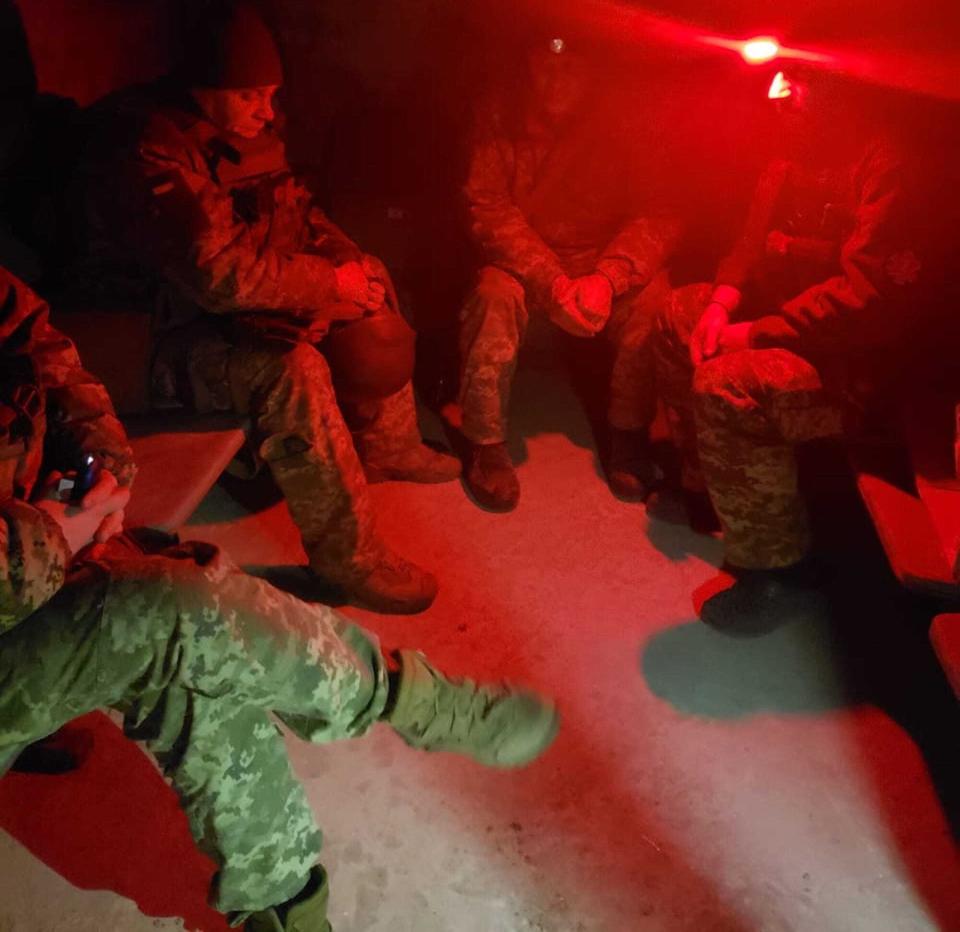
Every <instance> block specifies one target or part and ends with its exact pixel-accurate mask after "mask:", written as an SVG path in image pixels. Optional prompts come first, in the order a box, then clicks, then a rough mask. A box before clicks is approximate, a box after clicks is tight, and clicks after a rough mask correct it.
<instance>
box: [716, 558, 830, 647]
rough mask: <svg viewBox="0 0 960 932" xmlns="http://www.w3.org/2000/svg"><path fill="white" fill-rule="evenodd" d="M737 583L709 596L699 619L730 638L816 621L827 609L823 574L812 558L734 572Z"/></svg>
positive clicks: (758, 634)
mask: <svg viewBox="0 0 960 932" xmlns="http://www.w3.org/2000/svg"><path fill="white" fill-rule="evenodd" d="M733 573H734V575H735V580H736V581H735V582H734V584H733V585H732V586H730V587H729V588H728V589H723V590H722V591H720V592H718V593H717V594H716V595H713V596H711V597H710V598H708V599H707V600H706V601H705V602H704V603H703V605H702V606H701V608H700V620H701V621H702V622H703V623H704V624H706V625H709V626H710V627H711V628H714V629H715V630H717V631H720V632H722V633H723V634H729V635H730V636H731V637H744V638H749V637H760V636H762V635H764V634H769V633H770V632H771V631H774V630H775V629H777V628H779V627H781V626H782V625H785V624H789V623H791V622H797V621H815V620H817V619H821V618H823V617H825V615H826V613H827V611H828V603H827V598H826V595H825V593H824V591H823V587H822V575H821V573H820V572H819V571H818V570H817V568H815V567H814V565H813V563H812V562H811V561H810V560H809V559H804V560H802V561H800V562H799V563H795V564H793V565H792V566H785V567H782V568H778V569H772V570H745V569H736V570H734V571H733Z"/></svg>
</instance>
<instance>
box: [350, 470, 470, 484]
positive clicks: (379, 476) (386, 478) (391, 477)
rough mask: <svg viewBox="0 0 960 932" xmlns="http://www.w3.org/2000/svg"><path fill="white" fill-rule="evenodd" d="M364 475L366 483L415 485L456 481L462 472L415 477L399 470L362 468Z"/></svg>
mask: <svg viewBox="0 0 960 932" xmlns="http://www.w3.org/2000/svg"><path fill="white" fill-rule="evenodd" d="M363 473H364V476H365V477H366V479H367V485H380V484H382V483H384V482H412V483H414V484H416V485H443V484H444V483H446V482H456V481H457V479H459V478H460V476H461V475H462V473H459V472H458V473H456V474H455V475H449V476H430V477H424V476H420V477H415V476H409V475H404V474H402V473H399V472H392V471H390V470H388V469H376V468H368V467H366V466H364V468H363Z"/></svg>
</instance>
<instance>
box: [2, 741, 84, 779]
mask: <svg viewBox="0 0 960 932" xmlns="http://www.w3.org/2000/svg"><path fill="white" fill-rule="evenodd" d="M92 743H93V742H92V740H91V739H90V736H89V735H86V736H85V738H80V739H77V740H73V736H71V737H69V738H68V737H67V736H66V734H65V733H64V732H59V731H58V732H56V733H55V734H52V735H50V736H49V737H48V738H44V739H43V740H42V741H37V742H36V743H35V744H31V745H29V746H28V747H26V748H24V749H23V751H21V753H20V754H19V755H18V756H17V759H16V760H15V761H14V762H13V764H12V765H11V767H10V769H11V770H12V771H13V772H14V773H34V774H44V775H46V776H59V775H60V774H64V773H70V772H71V771H74V770H77V769H78V768H79V767H80V765H81V764H82V763H83V759H84V758H85V757H86V754H87V752H88V751H89V748H90V745H92Z"/></svg>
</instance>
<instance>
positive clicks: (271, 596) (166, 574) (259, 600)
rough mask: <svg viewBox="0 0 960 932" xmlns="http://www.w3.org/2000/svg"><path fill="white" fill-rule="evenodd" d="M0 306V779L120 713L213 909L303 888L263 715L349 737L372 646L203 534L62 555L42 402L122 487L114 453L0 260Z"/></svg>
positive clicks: (282, 758) (57, 347)
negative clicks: (20, 759) (17, 762)
mask: <svg viewBox="0 0 960 932" xmlns="http://www.w3.org/2000/svg"><path fill="white" fill-rule="evenodd" d="M0 307H2V312H0V357H2V361H3V372H4V374H5V375H6V374H7V373H10V372H13V371H21V372H23V373H26V374H27V380H26V381H24V382H21V383H20V389H21V390H20V391H17V390H16V387H15V386H13V385H12V384H11V385H8V386H7V388H8V389H13V390H12V391H9V392H7V394H8V395H9V396H10V398H9V403H8V404H5V405H3V406H0V412H2V413H3V425H2V427H3V434H2V436H0V442H2V444H3V448H2V455H3V458H2V460H0V466H2V468H3V473H2V476H3V486H2V488H0V514H2V521H0V774H2V773H3V772H5V771H6V769H7V768H8V767H9V766H10V764H11V763H12V762H13V760H14V759H15V758H16V756H17V754H18V753H19V752H20V751H21V750H22V749H23V748H24V747H25V746H26V745H28V744H30V743H31V742H33V741H36V740H37V739H39V738H42V737H44V736H46V735H49V734H51V733H52V732H54V731H56V730H57V729H58V728H59V727H60V726H61V725H63V724H64V723H65V722H67V721H69V720H70V719H72V718H74V717H76V716H79V715H83V714H84V713H86V712H89V711H91V710H93V709H96V708H98V707H102V706H109V707H111V708H114V709H118V710H120V711H122V712H123V713H124V716H125V727H126V731H127V732H128V734H130V735H131V736H132V737H135V738H138V739H143V740H145V741H146V742H147V745H148V747H149V748H150V750H151V751H152V752H153V753H154V754H155V755H156V756H157V759H158V760H159V762H160V763H161V765H162V766H163V768H164V770H165V771H166V773H167V774H168V776H170V778H171V780H172V782H173V786H174V789H175V790H176V792H177V794H178V796H179V797H180V802H181V805H182V806H183V808H184V811H185V812H186V814H187V817H188V819H189V822H190V827H191V830H192V832H193V835H194V837H195V838H196V840H197V843H198V845H199V846H200V847H201V848H202V850H204V851H205V852H206V853H207V854H209V855H210V856H211V857H212V858H213V859H214V861H215V862H216V863H217V865H218V866H219V872H218V874H217V876H216V879H215V884H214V888H213V890H212V891H211V901H212V904H213V905H214V906H215V907H216V908H217V909H219V910H220V911H222V912H231V913H236V914H238V915H236V916H235V917H234V918H235V919H237V920H239V919H242V918H243V916H244V915H245V914H247V913H249V912H253V911H256V910H260V909H264V908H266V907H269V906H274V905H276V904H279V903H282V902H284V901H286V900H288V899H289V898H291V897H292V896H294V895H295V894H296V893H298V892H299V891H300V890H301V888H302V887H303V886H304V884H305V883H306V880H307V877H308V875H309V871H310V868H311V867H312V866H313V865H314V864H315V862H316V859H317V856H318V854H319V850H320V841H321V837H320V833H319V832H318V830H317V828H316V826H315V824H314V820H313V816H312V813H311V811H310V808H309V806H308V805H307V801H306V799H305V797H304V793H303V790H302V788H301V786H300V785H299V783H298V782H297V781H296V780H295V779H294V777H293V774H292V773H291V771H290V766H289V763H288V760H287V755H286V751H285V748H284V745H283V740H282V738H281V735H280V733H279V731H278V729H277V727H276V726H275V725H274V724H273V722H272V721H271V719H270V713H271V712H274V713H276V714H277V715H278V716H279V717H280V718H281V719H283V721H284V722H285V723H286V724H287V725H289V726H290V728H292V729H293V730H294V731H295V732H296V733H297V734H298V735H299V736H301V737H303V738H305V739H307V740H309V741H313V742H317V743H323V742H328V741H333V740H336V739H338V738H346V737H352V736H355V735H359V734H362V733H363V732H364V731H365V730H366V729H368V728H369V727H370V726H371V725H372V724H373V723H374V722H376V721H377V719H378V718H379V717H380V715H381V713H382V711H383V709H384V705H385V703H386V697H387V673H386V666H385V663H384V660H383V657H382V655H381V653H380V649H379V647H378V645H377V642H376V640H375V639H374V638H373V637H372V636H370V635H368V634H366V633H365V632H363V631H362V630H361V629H359V628H357V627H355V626H353V625H351V624H349V623H348V622H347V621H346V620H345V619H344V618H343V617H341V616H339V615H338V614H337V613H336V612H334V611H333V610H332V609H329V608H327V607H325V606H322V605H308V604H305V603H303V602H300V601H299V600H297V599H295V598H293V597H292V596H289V595H286V594H285V593H282V592H279V591H277V590H276V589H274V588H272V587H271V586H269V585H267V584H266V583H265V582H263V581H261V580H258V579H255V578H253V577H250V576H247V575H246V574H244V573H242V572H241V571H240V570H238V569H237V568H236V567H235V566H233V565H232V564H231V563H230V561H229V560H228V559H227V558H226V557H224V555H223V554H221V553H219V552H218V551H217V549H216V548H214V547H212V546H210V545H206V544H189V545H184V546H177V547H173V548H168V549H167V550H165V551H163V552H162V553H160V554H156V555H146V554H144V553H143V552H142V550H141V549H140V548H139V547H137V546H135V545H134V544H133V543H132V541H131V540H128V539H115V540H114V541H113V542H111V544H110V545H109V547H108V549H107V552H106V554H105V555H104V556H103V557H101V558H98V559H97V560H96V561H93V562H84V561H82V560H81V561H78V562H76V563H74V564H72V565H71V564H70V555H69V552H68V549H67V544H66V541H65V540H64V538H63V535H62V533H61V531H60V529H59V527H57V525H56V524H55V523H53V522H52V521H51V520H50V519H49V518H48V517H47V516H46V514H45V513H44V512H42V511H40V510H38V509H36V508H34V507H32V506H31V505H30V504H29V496H30V494H31V491H32V489H33V487H34V485H35V483H36V481H37V479H38V475H39V470H40V465H41V464H40V456H41V452H42V449H43V442H44V432H45V430H46V429H47V428H46V420H45V412H47V413H50V414H55V417H56V418H57V424H58V426H59V427H62V428H63V429H66V430H69V431H70V432H71V434H72V435H73V436H74V437H75V438H76V440H77V441H78V443H79V444H80V445H81V447H82V448H83V449H84V450H88V451H90V452H96V453H97V454H98V455H100V456H102V457H104V459H105V462H106V463H107V465H108V466H109V468H111V469H113V470H114V471H115V472H116V473H117V475H118V478H119V479H120V481H121V482H126V481H128V480H129V479H130V477H131V476H132V472H133V470H132V463H131V458H130V449H129V446H128V445H127V442H126V438H125V435H124V433H123V429H122V427H121V426H120V425H119V423H118V421H117V420H116V418H115V417H114V415H113V410H112V408H111V406H110V401H109V399H108V398H107V396H106V393H105V392H104V390H103V387H102V386H100V385H99V384H97V383H96V381H95V380H94V379H93V378H92V377H91V376H89V375H88V374H87V373H86V372H84V370H83V369H82V368H81V366H80V362H79V360H78V358H77V355H76V353H75V351H74V349H73V346H72V344H71V343H70V342H69V340H67V339H66V338H64V337H63V336H62V335H61V334H59V333H58V332H57V331H55V330H54V329H53V328H51V327H50V326H49V324H48V322H47V309H46V306H45V305H43V304H42V303H41V302H39V301H38V300H36V298H35V297H34V296H33V295H31V294H30V292H29V291H28V290H27V289H26V288H25V287H23V286H21V285H20V284H19V283H17V282H16V281H14V280H13V279H11V278H10V277H9V276H8V275H6V273H0ZM31 376H32V377H33V381H31V378H30V377H31ZM31 385H33V386H34V387H35V390H34V391H30V390H29V388H30V386H31Z"/></svg>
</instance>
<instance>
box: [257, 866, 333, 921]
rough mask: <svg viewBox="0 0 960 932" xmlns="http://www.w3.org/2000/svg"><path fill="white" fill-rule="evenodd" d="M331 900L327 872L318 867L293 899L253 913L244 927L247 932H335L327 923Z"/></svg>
mask: <svg viewBox="0 0 960 932" xmlns="http://www.w3.org/2000/svg"><path fill="white" fill-rule="evenodd" d="M329 898H330V886H329V884H328V882H327V872H326V871H325V870H324V869H323V868H322V867H320V866H319V865H317V866H316V867H314V868H313V869H312V870H311V871H310V880H309V881H307V885H306V886H305V887H304V888H303V889H302V890H301V891H300V892H299V893H298V894H297V895H296V896H295V897H294V898H293V899H291V900H287V902H286V903H281V904H280V905H279V906H274V907H272V908H271V909H264V910H261V911H260V912H258V913H254V914H253V915H252V916H250V918H249V919H247V921H246V923H244V927H243V928H244V932H333V927H332V926H331V925H330V921H329V920H328V919H327V902H328V900H329Z"/></svg>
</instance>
